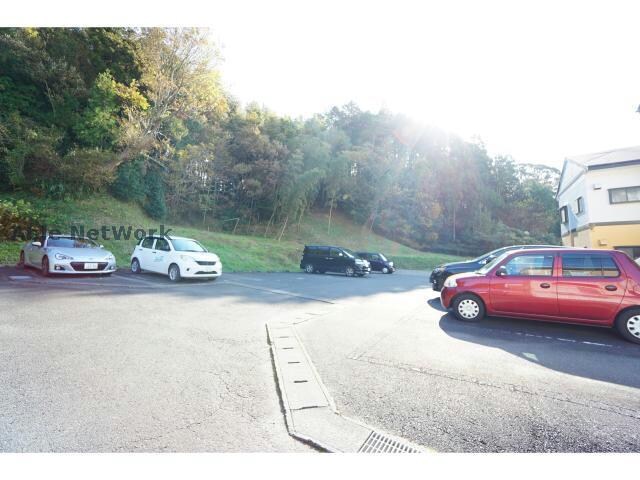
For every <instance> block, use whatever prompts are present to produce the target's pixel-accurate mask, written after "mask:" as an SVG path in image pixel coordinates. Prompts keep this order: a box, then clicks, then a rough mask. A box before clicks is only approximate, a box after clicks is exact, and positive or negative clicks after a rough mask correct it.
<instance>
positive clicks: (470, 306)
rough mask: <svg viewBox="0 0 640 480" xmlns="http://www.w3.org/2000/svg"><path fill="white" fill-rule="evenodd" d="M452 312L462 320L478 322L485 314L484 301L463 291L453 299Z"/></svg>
mask: <svg viewBox="0 0 640 480" xmlns="http://www.w3.org/2000/svg"><path fill="white" fill-rule="evenodd" d="M452 307H453V314H454V315H455V317H456V318H457V319H458V320H462V321H463V322H478V321H480V320H482V318H483V317H484V314H485V309H484V303H483V302H482V300H481V299H480V297H478V296H476V295H473V294H471V293H463V294H462V295H460V296H458V297H456V298H455V300H454V301H453V305H452Z"/></svg>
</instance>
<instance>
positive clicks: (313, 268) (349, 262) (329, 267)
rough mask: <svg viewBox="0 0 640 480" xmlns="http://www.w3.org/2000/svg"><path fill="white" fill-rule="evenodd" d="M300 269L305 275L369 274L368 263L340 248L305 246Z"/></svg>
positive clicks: (351, 275) (349, 275) (361, 275)
mask: <svg viewBox="0 0 640 480" xmlns="http://www.w3.org/2000/svg"><path fill="white" fill-rule="evenodd" d="M300 268H301V269H303V270H304V271H305V272H307V273H325V272H336V273H344V274H345V275H346V276H348V277H353V276H354V275H357V276H359V277H364V276H365V275H367V274H369V272H371V266H370V265H369V262H367V261H366V260H363V259H361V258H360V257H358V256H357V255H356V254H354V253H353V252H352V251H351V250H349V249H347V248H342V247H332V246H323V245H306V246H305V247H304V252H303V254H302V260H301V261H300Z"/></svg>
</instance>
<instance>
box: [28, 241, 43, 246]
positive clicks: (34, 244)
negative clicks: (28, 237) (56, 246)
mask: <svg viewBox="0 0 640 480" xmlns="http://www.w3.org/2000/svg"><path fill="white" fill-rule="evenodd" d="M31 245H33V246H34V247H41V246H42V243H40V242H31Z"/></svg>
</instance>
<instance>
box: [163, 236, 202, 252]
mask: <svg viewBox="0 0 640 480" xmlns="http://www.w3.org/2000/svg"><path fill="white" fill-rule="evenodd" d="M171 243H172V245H173V249H174V250H175V251H176V252H206V251H207V249H206V248H204V247H203V246H202V245H200V243H198V242H196V241H195V240H190V239H187V238H172V239H171Z"/></svg>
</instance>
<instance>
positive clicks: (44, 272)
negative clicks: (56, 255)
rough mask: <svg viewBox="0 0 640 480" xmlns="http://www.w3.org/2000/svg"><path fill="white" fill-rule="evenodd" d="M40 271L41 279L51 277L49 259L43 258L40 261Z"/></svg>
mask: <svg viewBox="0 0 640 480" xmlns="http://www.w3.org/2000/svg"><path fill="white" fill-rule="evenodd" d="M40 271H41V272H42V276H43V277H48V276H49V275H51V272H50V271H49V257H44V258H43V259H42V267H41V268H40Z"/></svg>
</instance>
